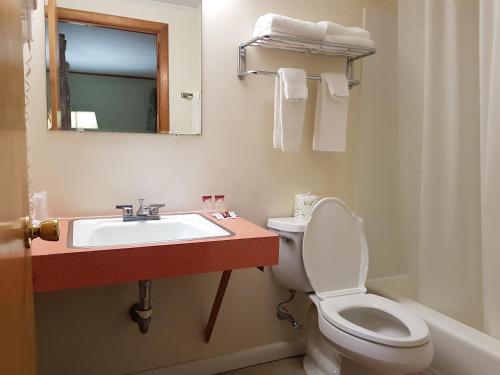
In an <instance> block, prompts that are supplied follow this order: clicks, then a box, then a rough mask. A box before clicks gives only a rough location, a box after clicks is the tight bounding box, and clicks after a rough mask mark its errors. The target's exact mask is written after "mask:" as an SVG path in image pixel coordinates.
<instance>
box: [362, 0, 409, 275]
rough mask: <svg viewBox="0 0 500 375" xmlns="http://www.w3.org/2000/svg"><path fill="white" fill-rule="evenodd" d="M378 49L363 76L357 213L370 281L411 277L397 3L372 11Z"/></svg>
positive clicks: (369, 25) (369, 23) (368, 20)
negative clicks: (405, 218) (402, 187)
mask: <svg viewBox="0 0 500 375" xmlns="http://www.w3.org/2000/svg"><path fill="white" fill-rule="evenodd" d="M365 16H366V17H365V27H366V28H367V29H368V30H370V33H371V35H372V38H373V40H374V42H375V45H376V47H377V53H376V55H375V56H371V57H369V58H368V59H367V60H366V63H365V64H363V71H362V75H361V82H362V84H361V87H360V90H361V99H360V122H359V133H358V144H359V147H358V149H359V157H358V176H359V177H358V179H357V183H356V205H355V207H356V212H357V213H358V214H359V215H360V216H362V217H363V219H364V220H365V224H366V227H365V231H366V236H367V239H368V243H369V245H370V268H369V277H372V278H374V277H381V276H385V275H397V274H401V273H405V268H406V263H405V252H404V243H403V234H402V225H401V197H400V186H399V182H400V176H399V174H400V166H399V147H398V141H399V138H398V134H399V133H398V112H397V110H398V53H397V52H398V13H397V2H396V1H379V2H378V3H377V6H376V7H375V6H371V7H370V6H369V7H367V9H366V15H365Z"/></svg>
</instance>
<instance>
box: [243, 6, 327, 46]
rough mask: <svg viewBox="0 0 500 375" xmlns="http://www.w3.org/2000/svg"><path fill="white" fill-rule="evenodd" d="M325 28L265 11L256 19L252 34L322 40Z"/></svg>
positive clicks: (324, 26)
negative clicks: (265, 12)
mask: <svg viewBox="0 0 500 375" xmlns="http://www.w3.org/2000/svg"><path fill="white" fill-rule="evenodd" d="M326 28H327V25H320V24H318V23H314V22H309V21H302V20H299V19H295V18H291V17H286V16H282V15H280V14H274V13H267V14H265V15H263V16H260V17H259V18H258V19H257V22H256V23H255V27H254V32H253V36H254V37H256V36H261V35H269V34H271V35H272V34H276V35H288V36H295V37H302V38H308V39H314V40H323V38H324V37H325V35H326Z"/></svg>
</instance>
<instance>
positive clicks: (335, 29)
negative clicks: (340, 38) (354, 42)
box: [318, 21, 371, 39]
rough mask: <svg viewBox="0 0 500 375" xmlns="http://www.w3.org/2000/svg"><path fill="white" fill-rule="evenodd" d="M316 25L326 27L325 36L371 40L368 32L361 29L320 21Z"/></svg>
mask: <svg viewBox="0 0 500 375" xmlns="http://www.w3.org/2000/svg"><path fill="white" fill-rule="evenodd" d="M318 25H322V26H323V27H326V33H327V34H333V35H344V36H355V37H359V38H366V39H371V35H370V33H369V31H368V30H365V29H362V28H361V27H347V26H342V25H339V24H338V23H335V22H331V21H321V22H318Z"/></svg>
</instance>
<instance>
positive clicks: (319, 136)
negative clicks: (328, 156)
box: [313, 73, 349, 151]
mask: <svg viewBox="0 0 500 375" xmlns="http://www.w3.org/2000/svg"><path fill="white" fill-rule="evenodd" d="M348 99H349V87H348V82H347V77H346V76H345V75H344V74H342V73H322V74H321V82H320V83H319V84H318V95H317V98H316V113H315V119H314V136H313V150H315V151H345V149H346V138H347V137H346V129H347V104H348Z"/></svg>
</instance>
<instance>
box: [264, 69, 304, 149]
mask: <svg viewBox="0 0 500 375" xmlns="http://www.w3.org/2000/svg"><path fill="white" fill-rule="evenodd" d="M306 81H307V75H306V72H305V71H304V70H302V69H292V68H280V69H278V76H277V77H276V81H275V86H274V90H275V92H274V132H273V145H274V148H279V149H281V150H282V151H299V149H300V144H301V143H302V128H303V127H304V115H305V108H306V99H307V97H308V91H307V82H306Z"/></svg>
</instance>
